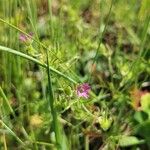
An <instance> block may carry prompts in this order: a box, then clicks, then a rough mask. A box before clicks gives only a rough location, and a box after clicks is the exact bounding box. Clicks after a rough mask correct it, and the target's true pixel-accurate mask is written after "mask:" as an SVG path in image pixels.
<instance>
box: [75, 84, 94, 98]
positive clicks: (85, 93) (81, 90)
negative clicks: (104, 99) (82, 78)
mask: <svg viewBox="0 0 150 150" xmlns="http://www.w3.org/2000/svg"><path fill="white" fill-rule="evenodd" d="M90 90H91V87H90V86H89V84H88V83H83V84H80V85H78V86H77V89H76V92H77V95H78V96H79V97H83V98H86V99H87V98H88V97H89V92H90Z"/></svg>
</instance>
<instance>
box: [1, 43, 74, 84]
mask: <svg viewBox="0 0 150 150" xmlns="http://www.w3.org/2000/svg"><path fill="white" fill-rule="evenodd" d="M0 51H4V52H9V53H12V54H15V55H17V56H20V57H23V58H25V59H28V60H30V61H32V62H34V63H36V64H38V65H40V66H42V67H44V68H47V65H46V64H43V63H41V62H40V61H39V60H37V59H35V58H33V57H31V56H29V55H26V54H24V53H22V52H19V51H17V50H14V49H11V48H8V47H5V46H1V45H0ZM49 69H50V70H51V71H52V72H54V73H56V74H57V75H59V76H61V77H63V78H65V79H67V80H68V81H70V82H72V83H74V84H77V82H76V81H75V80H73V79H72V78H70V77H68V76H66V75H65V74H63V73H62V72H60V71H58V70H56V69H54V68H52V67H51V66H49Z"/></svg>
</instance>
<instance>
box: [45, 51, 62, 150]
mask: <svg viewBox="0 0 150 150" xmlns="http://www.w3.org/2000/svg"><path fill="white" fill-rule="evenodd" d="M46 52H47V53H46V54H47V76H48V93H49V97H48V103H49V106H50V108H51V115H52V117H53V122H52V124H53V127H54V132H55V138H56V144H57V145H56V146H57V149H58V150H59V149H60V150H61V141H62V139H61V133H60V126H59V122H58V117H57V112H56V108H55V106H54V95H53V89H52V82H51V75H50V69H49V57H48V51H46Z"/></svg>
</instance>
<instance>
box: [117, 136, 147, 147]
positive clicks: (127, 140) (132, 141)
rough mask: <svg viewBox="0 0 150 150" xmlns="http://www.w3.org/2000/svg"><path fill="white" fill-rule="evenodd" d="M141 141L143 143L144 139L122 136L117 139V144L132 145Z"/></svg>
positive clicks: (122, 145)
mask: <svg viewBox="0 0 150 150" xmlns="http://www.w3.org/2000/svg"><path fill="white" fill-rule="evenodd" d="M143 143H145V140H139V139H138V138H137V137H135V136H122V137H121V138H120V140H119V145H120V146H121V147H128V146H133V145H138V144H143Z"/></svg>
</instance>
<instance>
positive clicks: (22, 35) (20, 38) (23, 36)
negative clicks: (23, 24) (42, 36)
mask: <svg viewBox="0 0 150 150" xmlns="http://www.w3.org/2000/svg"><path fill="white" fill-rule="evenodd" d="M29 35H30V36H33V33H31V32H30V33H29ZM29 39H31V37H29V36H27V35H25V34H22V33H21V34H20V35H19V40H20V41H22V42H27V41H28V40H29Z"/></svg>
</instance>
